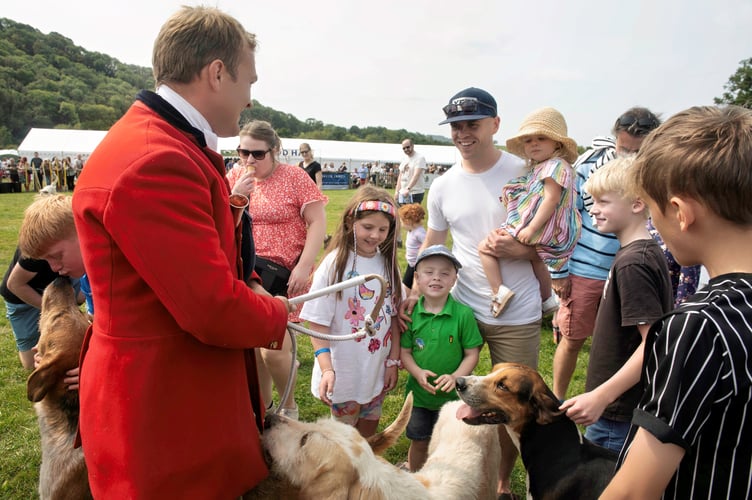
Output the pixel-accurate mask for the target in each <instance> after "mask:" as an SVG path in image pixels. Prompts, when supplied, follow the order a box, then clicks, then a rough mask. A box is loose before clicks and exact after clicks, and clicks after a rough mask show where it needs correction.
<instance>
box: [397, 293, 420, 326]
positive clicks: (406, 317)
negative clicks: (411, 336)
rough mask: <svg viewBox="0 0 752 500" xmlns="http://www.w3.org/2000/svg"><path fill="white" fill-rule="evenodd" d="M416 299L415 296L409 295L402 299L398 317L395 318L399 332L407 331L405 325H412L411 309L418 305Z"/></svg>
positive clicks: (416, 296)
mask: <svg viewBox="0 0 752 500" xmlns="http://www.w3.org/2000/svg"><path fill="white" fill-rule="evenodd" d="M418 298H419V297H418V295H417V294H415V295H413V294H411V295H409V296H407V297H405V298H404V299H402V302H401V303H400V306H399V315H398V316H397V320H398V321H399V328H400V332H404V331H405V330H407V324H408V323H412V321H413V320H412V318H411V317H410V316H411V315H412V313H413V309H415V304H417V303H418Z"/></svg>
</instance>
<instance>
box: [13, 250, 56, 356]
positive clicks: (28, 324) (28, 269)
mask: <svg viewBox="0 0 752 500" xmlns="http://www.w3.org/2000/svg"><path fill="white" fill-rule="evenodd" d="M58 276H59V275H58V274H57V273H56V272H54V271H53V270H52V269H50V265H49V264H48V263H47V261H45V260H37V259H29V258H24V257H22V256H21V251H20V249H19V248H16V253H15V254H14V255H13V260H12V261H11V263H10V264H9V265H8V269H7V270H6V271H5V276H3V282H2V285H0V295H2V297H3V300H4V301H5V311H6V316H7V317H8V320H9V321H10V327H11V330H13V336H14V337H15V338H16V347H17V348H18V357H19V359H20V360H21V365H22V366H23V367H24V368H25V369H27V370H31V369H33V368H34V352H33V350H32V348H33V347H34V346H35V345H37V342H38V341H39V315H40V312H41V311H40V309H41V308H42V293H43V292H44V289H45V288H46V287H47V285H49V284H50V283H52V282H53V281H54V280H55V278H57V277H58Z"/></svg>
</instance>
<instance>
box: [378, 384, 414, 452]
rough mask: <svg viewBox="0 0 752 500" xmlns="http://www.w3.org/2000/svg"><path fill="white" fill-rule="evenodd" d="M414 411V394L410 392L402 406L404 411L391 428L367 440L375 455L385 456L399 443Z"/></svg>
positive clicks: (401, 411)
mask: <svg viewBox="0 0 752 500" xmlns="http://www.w3.org/2000/svg"><path fill="white" fill-rule="evenodd" d="M412 409H413V393H412V391H410V392H409V393H408V394H407V397H406V398H405V402H404V403H403V405H402V410H400V412H399V415H397V418H396V419H394V422H392V423H391V424H390V425H389V427H387V428H386V429H384V430H383V431H381V432H379V433H378V434H374V435H373V436H371V437H369V438H367V439H366V441H368V444H369V445H371V450H373V453H374V454H376V455H381V454H383V453H384V452H385V451H386V450H387V449H388V448H390V447H392V446H393V445H394V443H396V442H397V440H398V439H399V437H400V436H401V435H402V433H403V432H404V431H405V428H406V427H407V423H408V422H409V421H410V414H411V412H412Z"/></svg>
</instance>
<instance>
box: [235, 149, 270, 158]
mask: <svg viewBox="0 0 752 500" xmlns="http://www.w3.org/2000/svg"><path fill="white" fill-rule="evenodd" d="M235 151H237V152H238V155H239V156H240V157H241V158H243V159H245V158H248V157H249V156H253V159H254V160H263V159H264V158H266V153H268V152H269V151H271V148H270V149H267V150H266V151H263V150H257V151H250V150H248V149H242V148H238V149H236V150H235Z"/></svg>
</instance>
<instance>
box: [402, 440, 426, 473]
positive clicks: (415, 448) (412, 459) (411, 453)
mask: <svg viewBox="0 0 752 500" xmlns="http://www.w3.org/2000/svg"><path fill="white" fill-rule="evenodd" d="M429 442H430V440H429V439H423V440H420V441H415V440H413V441H410V449H409V450H407V464H408V466H409V467H410V472H417V471H419V470H420V469H421V467H423V465H424V464H425V463H426V459H427V458H428V443H429Z"/></svg>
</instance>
